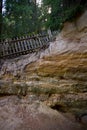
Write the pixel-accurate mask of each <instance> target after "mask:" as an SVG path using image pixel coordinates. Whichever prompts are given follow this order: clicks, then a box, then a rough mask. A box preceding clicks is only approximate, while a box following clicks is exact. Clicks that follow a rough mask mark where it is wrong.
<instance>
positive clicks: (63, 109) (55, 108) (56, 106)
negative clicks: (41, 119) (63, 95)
mask: <svg viewBox="0 0 87 130" xmlns="http://www.w3.org/2000/svg"><path fill="white" fill-rule="evenodd" d="M51 108H52V109H53V110H57V111H60V112H63V113H65V112H66V108H65V107H64V106H62V105H60V104H55V105H53V106H51Z"/></svg>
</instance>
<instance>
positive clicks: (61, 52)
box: [0, 11, 87, 130]
mask: <svg viewBox="0 0 87 130" xmlns="http://www.w3.org/2000/svg"><path fill="white" fill-rule="evenodd" d="M0 94H1V95H18V96H19V97H21V95H22V96H26V95H30V94H31V95H35V96H36V97H35V98H34V99H32V100H36V98H37V99H38V101H41V102H43V103H44V104H46V105H48V106H50V107H52V108H53V109H57V110H59V111H62V112H72V113H74V114H75V115H76V114H83V113H87V11H85V12H84V14H83V15H82V16H81V17H79V18H78V19H77V20H76V21H75V22H72V23H66V24H65V25H64V28H63V30H62V32H61V33H60V34H59V35H58V36H57V38H56V40H55V41H54V42H52V43H50V46H49V48H48V49H46V50H43V51H40V52H37V53H34V54H30V55H26V56H21V57H19V58H16V59H11V60H6V61H5V62H4V64H3V66H2V68H1V72H0ZM83 120H86V119H85V117H83V118H82V121H83ZM83 122H86V121H83ZM84 124H86V123H84ZM26 130H27V129H26ZM55 130H56V129H55ZM59 130H62V128H60V129H59ZM74 130H75V129H74Z"/></svg>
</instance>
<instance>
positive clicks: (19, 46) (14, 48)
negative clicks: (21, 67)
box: [0, 32, 57, 58]
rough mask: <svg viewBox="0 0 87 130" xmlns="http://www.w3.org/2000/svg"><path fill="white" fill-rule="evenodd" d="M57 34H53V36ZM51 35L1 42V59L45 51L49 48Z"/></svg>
mask: <svg viewBox="0 0 87 130" xmlns="http://www.w3.org/2000/svg"><path fill="white" fill-rule="evenodd" d="M56 33H57V32H53V33H52V36H54V35H56ZM50 40H51V38H50V37H49V35H47V34H45V35H41V34H38V35H32V36H25V37H20V38H14V39H11V40H5V41H2V42H0V58H13V57H17V56H19V55H24V54H28V53H31V52H35V51H39V50H41V49H45V48H47V47H48V46H49V42H50Z"/></svg>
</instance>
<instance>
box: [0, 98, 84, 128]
mask: <svg viewBox="0 0 87 130" xmlns="http://www.w3.org/2000/svg"><path fill="white" fill-rule="evenodd" d="M65 128H66V129H67V130H83V128H84V127H83V126H82V125H79V124H78V123H75V121H72V120H70V119H68V118H67V117H65V116H63V115H62V114H61V113H59V112H57V111H54V110H51V109H50V108H49V107H47V106H45V105H43V104H42V103H39V102H38V101H37V102H34V103H33V104H30V102H29V100H28V97H27V98H26V99H21V100H19V99H18V98H17V97H15V96H11V97H6V98H1V99H0V130H65Z"/></svg>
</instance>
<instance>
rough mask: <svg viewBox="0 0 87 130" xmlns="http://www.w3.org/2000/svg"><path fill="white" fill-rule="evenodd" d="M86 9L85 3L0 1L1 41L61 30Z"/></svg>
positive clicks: (79, 0)
mask: <svg viewBox="0 0 87 130" xmlns="http://www.w3.org/2000/svg"><path fill="white" fill-rule="evenodd" d="M86 7H87V1H86V0H53V1H52V0H42V1H41V3H38V1H37V0H0V40H1V39H6V38H13V37H17V36H24V35H26V34H32V33H39V32H42V31H43V30H47V29H51V30H61V29H62V27H63V23H64V22H65V21H71V20H73V19H75V17H77V15H78V16H79V15H80V14H81V13H82V12H83V11H84V10H85V8H86Z"/></svg>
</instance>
